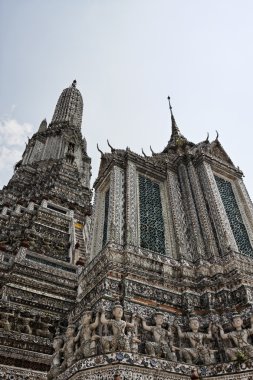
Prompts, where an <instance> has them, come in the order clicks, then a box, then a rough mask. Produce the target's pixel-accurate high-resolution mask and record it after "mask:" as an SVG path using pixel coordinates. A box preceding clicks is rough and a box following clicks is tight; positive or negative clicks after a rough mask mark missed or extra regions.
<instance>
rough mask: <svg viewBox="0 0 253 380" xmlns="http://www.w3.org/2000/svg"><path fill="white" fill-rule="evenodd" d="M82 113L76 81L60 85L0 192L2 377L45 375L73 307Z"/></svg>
mask: <svg viewBox="0 0 253 380" xmlns="http://www.w3.org/2000/svg"><path fill="white" fill-rule="evenodd" d="M82 113H83V100H82V96H81V94H80V92H79V90H78V89H77V88H76V81H74V82H73V84H72V85H71V86H70V87H68V88H66V89H65V90H63V92H62V94H61V96H60V98H59V100H58V103H57V106H56V109H55V112H54V116H53V119H52V122H51V123H50V124H49V125H48V126H47V122H46V120H43V121H42V123H41V124H40V127H39V129H38V131H37V133H35V134H34V135H33V136H32V138H31V139H29V141H28V144H27V146H26V149H25V151H24V153H23V156H22V159H21V160H20V161H19V162H18V163H17V164H16V166H15V172H14V175H13V177H12V178H11V180H10V181H9V183H8V185H7V186H4V188H3V190H2V191H0V267H1V275H0V278H1V301H0V313H1V322H0V326H1V329H0V363H1V364H2V365H6V366H9V367H4V368H5V369H4V370H3V372H1V375H0V377H1V378H3V379H5V378H6V379H7V378H8V379H9V378H13V379H17V378H19V379H21V378H22V379H23V378H24V379H26V378H29V379H41V378H45V377H46V375H45V374H46V372H47V371H48V369H49V368H50V361H51V354H52V353H53V349H52V341H51V340H52V338H53V336H54V335H55V332H56V331H62V329H64V326H65V325H66V320H67V314H68V312H69V311H70V310H71V309H72V308H73V306H74V302H75V299H76V289H77V277H76V271H77V266H76V265H75V264H79V265H84V264H85V261H86V260H87V251H86V247H87V239H86V237H87V233H88V227H89V215H90V214H91V204H90V201H91V191H90V161H91V160H90V158H89V157H88V155H87V151H86V141H85V139H83V138H82V134H81V122H82ZM11 367H13V368H14V367H17V368H16V370H13V371H14V372H12V371H11V369H10V368H11ZM8 368H9V370H8ZM22 368H23V369H22ZM24 368H26V370H25V369H24ZM31 369H33V370H35V372H34V373H33V372H31ZM28 370H29V371H28ZM8 371H9V372H8ZM27 371H28V372H27ZM37 371H38V373H37ZM4 374H5V375H4ZM8 374H9V375H8ZM4 376H6V377H4ZM8 376H14V377H8ZM16 376H17V377H16ZM18 376H20V377H18ZM22 376H24V377H22Z"/></svg>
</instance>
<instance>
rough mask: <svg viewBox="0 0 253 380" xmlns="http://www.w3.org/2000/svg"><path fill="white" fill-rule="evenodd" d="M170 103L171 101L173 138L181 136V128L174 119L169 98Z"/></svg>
mask: <svg viewBox="0 0 253 380" xmlns="http://www.w3.org/2000/svg"><path fill="white" fill-rule="evenodd" d="M168 101H169V107H170V116H171V127H172V133H171V137H174V136H178V135H181V133H180V131H179V128H178V126H177V123H176V120H175V118H174V115H173V112H172V106H171V102H170V96H168Z"/></svg>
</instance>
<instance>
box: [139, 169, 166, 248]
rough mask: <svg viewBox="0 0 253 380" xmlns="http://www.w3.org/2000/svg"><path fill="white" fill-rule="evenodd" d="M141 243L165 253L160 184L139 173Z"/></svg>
mask: <svg viewBox="0 0 253 380" xmlns="http://www.w3.org/2000/svg"><path fill="white" fill-rule="evenodd" d="M139 205H140V245H141V247H142V248H146V249H149V250H151V251H155V252H158V253H161V254H165V239H164V222H163V214H162V202H161V195H160V186H159V184H158V183H156V182H153V181H151V180H150V179H149V178H147V177H144V176H142V175H139Z"/></svg>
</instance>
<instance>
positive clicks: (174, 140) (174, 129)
mask: <svg viewBox="0 0 253 380" xmlns="http://www.w3.org/2000/svg"><path fill="white" fill-rule="evenodd" d="M168 101H169V108H170V116H171V136H170V140H169V142H168V144H167V146H166V147H165V148H164V150H163V151H162V153H168V151H169V149H171V148H173V149H174V148H175V147H178V146H182V144H184V143H185V142H187V139H186V138H185V137H184V136H183V135H182V133H181V132H180V130H179V128H178V126H177V123H176V120H175V118H174V115H173V112H172V106H171V103H170V97H169V96H168Z"/></svg>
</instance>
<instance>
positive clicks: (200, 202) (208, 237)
mask: <svg viewBox="0 0 253 380" xmlns="http://www.w3.org/2000/svg"><path fill="white" fill-rule="evenodd" d="M188 173H189V180H190V183H191V188H192V194H193V197H194V201H195V205H196V208H197V214H198V218H199V222H200V227H201V230H202V234H203V238H204V242H205V248H206V251H207V252H208V257H213V256H218V254H219V253H218V247H217V245H216V241H215V236H214V233H213V229H212V224H211V221H210V218H209V215H208V212H207V208H206V203H205V198H204V195H203V191H202V189H201V185H200V183H199V178H198V176H197V173H196V169H195V167H194V166H193V163H192V161H189V163H188Z"/></svg>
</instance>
